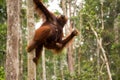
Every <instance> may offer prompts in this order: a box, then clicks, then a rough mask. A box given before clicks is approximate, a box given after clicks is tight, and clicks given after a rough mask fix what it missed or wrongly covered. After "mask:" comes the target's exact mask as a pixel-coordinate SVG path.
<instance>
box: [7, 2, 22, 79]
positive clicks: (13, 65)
mask: <svg viewBox="0 0 120 80" xmlns="http://www.w3.org/2000/svg"><path fill="white" fill-rule="evenodd" d="M6 2H7V24H8V27H7V54H6V80H18V78H19V55H18V48H19V28H20V4H19V0H6Z"/></svg>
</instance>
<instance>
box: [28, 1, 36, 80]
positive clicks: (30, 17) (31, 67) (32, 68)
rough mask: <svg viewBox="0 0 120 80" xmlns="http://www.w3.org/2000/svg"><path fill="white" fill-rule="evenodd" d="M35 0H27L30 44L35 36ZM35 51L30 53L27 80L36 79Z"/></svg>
mask: <svg viewBox="0 0 120 80" xmlns="http://www.w3.org/2000/svg"><path fill="white" fill-rule="evenodd" d="M33 6H34V5H33V0H27V26H28V44H29V43H30V41H31V40H32V39H33V36H34V31H35V27H34V7H33ZM34 57H35V51H34V50H33V51H31V52H30V53H28V77H27V80H36V65H35V63H34V62H33V58H34Z"/></svg>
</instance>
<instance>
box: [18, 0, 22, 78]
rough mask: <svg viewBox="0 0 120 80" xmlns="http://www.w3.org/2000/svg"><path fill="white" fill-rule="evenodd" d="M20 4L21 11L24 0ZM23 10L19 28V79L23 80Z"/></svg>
mask: <svg viewBox="0 0 120 80" xmlns="http://www.w3.org/2000/svg"><path fill="white" fill-rule="evenodd" d="M19 4H20V11H21V7H22V0H19ZM21 16H22V14H21V12H20V23H21V25H20V28H19V36H20V42H19V70H20V71H19V80H23V52H22V51H23V48H22V46H23V41H22V19H21Z"/></svg>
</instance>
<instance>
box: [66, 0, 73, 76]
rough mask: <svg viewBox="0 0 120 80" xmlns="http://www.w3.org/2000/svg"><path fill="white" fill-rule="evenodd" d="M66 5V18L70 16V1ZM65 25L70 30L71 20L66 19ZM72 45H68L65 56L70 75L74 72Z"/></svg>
mask: <svg viewBox="0 0 120 80" xmlns="http://www.w3.org/2000/svg"><path fill="white" fill-rule="evenodd" d="M67 7H68V10H67V14H68V15H67V16H68V18H70V17H71V3H70V0H68V5H67ZM67 27H69V28H70V29H69V30H70V31H71V27H72V26H71V21H70V19H69V20H68V26H67ZM72 46H73V45H72V44H71V46H69V47H68V49H67V56H68V69H69V71H70V74H71V75H72V74H73V73H74V67H73V64H74V63H73V47H72Z"/></svg>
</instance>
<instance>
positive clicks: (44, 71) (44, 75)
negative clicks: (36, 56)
mask: <svg viewBox="0 0 120 80" xmlns="http://www.w3.org/2000/svg"><path fill="white" fill-rule="evenodd" d="M42 69H43V80H46V66H45V48H43V51H42Z"/></svg>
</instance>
